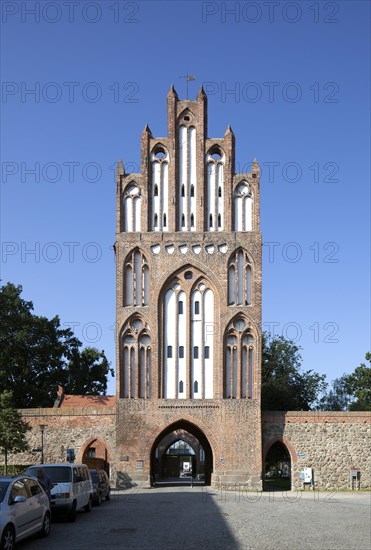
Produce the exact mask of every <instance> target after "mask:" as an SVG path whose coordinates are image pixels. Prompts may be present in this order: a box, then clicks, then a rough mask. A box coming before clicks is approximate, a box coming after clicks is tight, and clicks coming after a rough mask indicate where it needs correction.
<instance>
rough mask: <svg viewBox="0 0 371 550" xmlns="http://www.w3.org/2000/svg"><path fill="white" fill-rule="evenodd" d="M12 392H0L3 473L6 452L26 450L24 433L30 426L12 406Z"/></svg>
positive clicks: (0, 441) (0, 446) (6, 470)
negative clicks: (3, 458)
mask: <svg viewBox="0 0 371 550" xmlns="http://www.w3.org/2000/svg"><path fill="white" fill-rule="evenodd" d="M12 400H13V396H12V392H10V391H5V392H3V393H1V394H0V449H1V452H2V453H3V454H4V456H5V475H6V474H7V473H8V454H9V453H20V452H23V451H27V450H28V449H29V445H28V442H27V439H26V434H27V432H28V431H29V430H31V426H30V425H29V424H28V423H27V422H26V421H24V420H23V418H22V415H21V414H20V413H19V412H18V411H17V410H16V409H14V408H13V407H12Z"/></svg>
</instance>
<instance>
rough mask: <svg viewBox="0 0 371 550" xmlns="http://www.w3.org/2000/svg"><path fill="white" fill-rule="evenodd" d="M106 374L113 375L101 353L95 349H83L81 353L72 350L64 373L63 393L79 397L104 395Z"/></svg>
mask: <svg viewBox="0 0 371 550" xmlns="http://www.w3.org/2000/svg"><path fill="white" fill-rule="evenodd" d="M108 372H110V373H111V374H112V375H113V369H111V368H110V366H109V362H108V360H107V358H106V356H105V355H104V352H103V351H99V350H97V349H96V348H84V349H83V350H82V351H81V352H80V351H79V350H74V351H73V353H72V355H71V358H70V360H69V363H68V366H67V368H66V369H65V372H64V382H63V384H62V385H63V388H64V391H65V393H70V394H80V395H87V394H93V395H96V394H98V395H105V394H106V391H107V373H108Z"/></svg>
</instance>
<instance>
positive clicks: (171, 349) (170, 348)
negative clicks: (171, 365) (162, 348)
mask: <svg viewBox="0 0 371 550" xmlns="http://www.w3.org/2000/svg"><path fill="white" fill-rule="evenodd" d="M167 356H168V358H169V359H171V358H172V357H173V346H168V347H167Z"/></svg>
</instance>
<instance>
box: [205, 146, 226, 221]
mask: <svg viewBox="0 0 371 550" xmlns="http://www.w3.org/2000/svg"><path fill="white" fill-rule="evenodd" d="M206 165H207V170H206V172H207V189H206V191H207V192H206V198H207V212H208V218H207V220H208V226H207V230H209V231H222V230H223V220H224V204H223V199H222V196H223V188H224V165H225V155H224V153H223V151H222V150H221V148H220V147H219V146H218V145H214V146H213V147H212V148H211V149H210V150H209V152H208V153H207V155H206Z"/></svg>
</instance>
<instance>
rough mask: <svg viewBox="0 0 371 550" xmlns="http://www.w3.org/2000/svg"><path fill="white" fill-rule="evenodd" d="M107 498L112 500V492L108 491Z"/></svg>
mask: <svg viewBox="0 0 371 550" xmlns="http://www.w3.org/2000/svg"><path fill="white" fill-rule="evenodd" d="M106 500H111V494H110V491H108V493H107V495H106Z"/></svg>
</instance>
